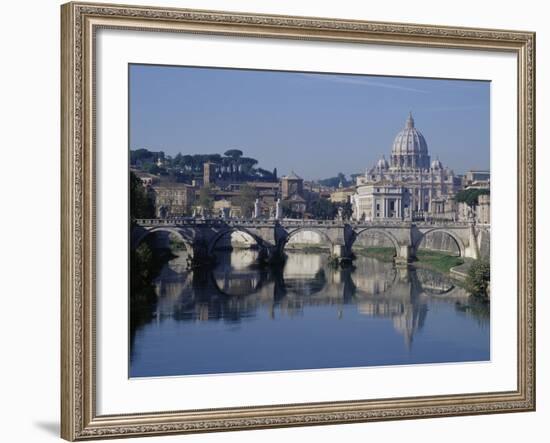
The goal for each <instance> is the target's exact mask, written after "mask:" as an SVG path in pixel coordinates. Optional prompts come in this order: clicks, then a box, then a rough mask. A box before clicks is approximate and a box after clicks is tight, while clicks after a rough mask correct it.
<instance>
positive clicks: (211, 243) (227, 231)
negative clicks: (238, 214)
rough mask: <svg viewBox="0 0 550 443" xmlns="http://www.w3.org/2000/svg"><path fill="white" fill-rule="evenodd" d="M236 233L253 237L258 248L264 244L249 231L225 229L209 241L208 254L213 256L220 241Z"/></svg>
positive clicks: (238, 228)
mask: <svg viewBox="0 0 550 443" xmlns="http://www.w3.org/2000/svg"><path fill="white" fill-rule="evenodd" d="M234 232H241V233H243V234H245V235H246V236H248V237H251V238H252V240H253V241H254V242H255V243H256V246H258V247H259V246H261V244H262V241H261V239H259V238H258V236H257V235H254V234H253V233H251V232H250V231H248V230H247V229H244V228H240V227H231V228H228V229H224V230H223V231H220V232H218V233H217V234H215V235H214V236H213V237H212V238H211V239H210V240H209V242H208V254H209V255H212V254H213V253H214V249H215V248H216V244H217V243H218V241H220V239H222V238H223V237H225V236H226V235H231V234H233V233H234Z"/></svg>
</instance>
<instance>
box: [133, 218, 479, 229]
mask: <svg viewBox="0 0 550 443" xmlns="http://www.w3.org/2000/svg"><path fill="white" fill-rule="evenodd" d="M134 222H135V223H136V224H138V225H140V226H150V227H154V226H203V227H204V226H274V225H275V224H277V223H278V224H280V225H282V226H299V227H304V226H316V227H342V226H344V225H349V226H351V227H352V228H368V227H371V228H372V227H410V226H411V225H416V226H420V227H421V226H447V227H453V226H454V227H465V226H469V225H470V223H469V222H463V221H450V220H443V219H423V220H419V221H410V220H396V219H386V220H375V221H368V222H366V221H356V220H300V219H281V220H275V219H262V218H257V219H256V218H251V219H238V218H227V219H224V218H193V217H172V218H149V219H135V220H134Z"/></svg>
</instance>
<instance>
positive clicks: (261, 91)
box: [129, 65, 490, 179]
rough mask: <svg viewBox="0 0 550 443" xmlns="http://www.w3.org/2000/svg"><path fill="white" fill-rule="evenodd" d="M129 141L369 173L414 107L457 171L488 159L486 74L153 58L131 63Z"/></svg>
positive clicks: (314, 173)
mask: <svg viewBox="0 0 550 443" xmlns="http://www.w3.org/2000/svg"><path fill="white" fill-rule="evenodd" d="M129 72H130V148H131V149H138V148H147V149H150V150H153V151H160V150H162V151H164V152H165V153H166V154H168V155H175V154H177V153H178V152H181V153H182V154H199V153H223V152H225V151H226V150H227V149H234V148H238V149H241V150H242V151H243V152H244V155H246V156H248V157H253V158H256V159H258V161H259V166H261V167H263V168H265V169H268V170H271V169H273V168H274V167H277V169H278V172H279V175H282V174H286V173H289V172H290V171H291V170H294V171H295V172H296V173H297V174H299V175H300V176H302V177H304V178H305V179H319V178H327V177H331V176H334V175H336V174H337V173H338V172H343V173H345V174H347V175H349V174H350V173H357V172H363V171H364V170H365V168H367V167H370V166H372V165H373V163H374V162H375V161H376V160H377V159H378V158H380V157H381V156H382V155H383V154H385V155H386V158H388V156H389V154H390V151H391V146H392V143H393V139H394V137H395V135H396V134H397V132H398V131H400V130H401V128H403V127H404V125H405V120H406V118H407V115H408V113H409V111H411V112H412V113H413V116H414V119H415V123H416V127H417V129H418V130H419V131H420V132H422V134H423V135H424V137H425V138H426V141H427V143H428V149H429V151H430V154H431V156H432V158H435V157H437V156H438V157H439V159H440V160H441V161H442V162H443V164H445V165H448V166H449V167H451V168H452V169H454V171H455V172H457V173H463V172H465V171H467V170H469V169H487V168H489V110H490V83H489V82H483V81H471V80H437V79H422V78H404V77H380V76H367V75H347V74H318V73H315V74H310V73H298V72H297V73H294V72H281V71H257V70H240V69H218V68H191V67H172V66H153V65H131V66H130V71H129Z"/></svg>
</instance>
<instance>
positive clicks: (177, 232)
mask: <svg viewBox="0 0 550 443" xmlns="http://www.w3.org/2000/svg"><path fill="white" fill-rule="evenodd" d="M159 232H167V233H169V234H174V235H175V236H176V237H178V239H179V240H181V242H182V244H183V246H184V247H185V251H186V252H187V253H188V254H189V255H192V254H193V246H192V244H191V242H190V241H189V239H187V238H185V236H184V235H183V234H182V233H181V231H180V230H179V229H177V228H171V227H167V226H159V227H155V228H151V229H146V230H145V232H142V233H141V234H140V235H139V236H138V237H137V238H136V239H135V240H134V242H133V249H137V248H138V247H139V245H140V244H141V243H142V242H143V241H144V240H145V239H146V238H147V237H150V236H152V235H154V234H156V233H159Z"/></svg>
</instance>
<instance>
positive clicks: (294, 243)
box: [284, 228, 332, 253]
mask: <svg viewBox="0 0 550 443" xmlns="http://www.w3.org/2000/svg"><path fill="white" fill-rule="evenodd" d="M331 246H332V242H331V241H330V239H329V238H328V236H327V235H326V234H324V233H322V232H321V231H318V230H315V229H308V228H303V229H297V230H295V231H293V232H291V233H290V234H289V236H288V238H287V239H286V241H285V243H284V249H285V251H287V252H288V251H292V252H293V251H301V252H328V253H330V250H331Z"/></svg>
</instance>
